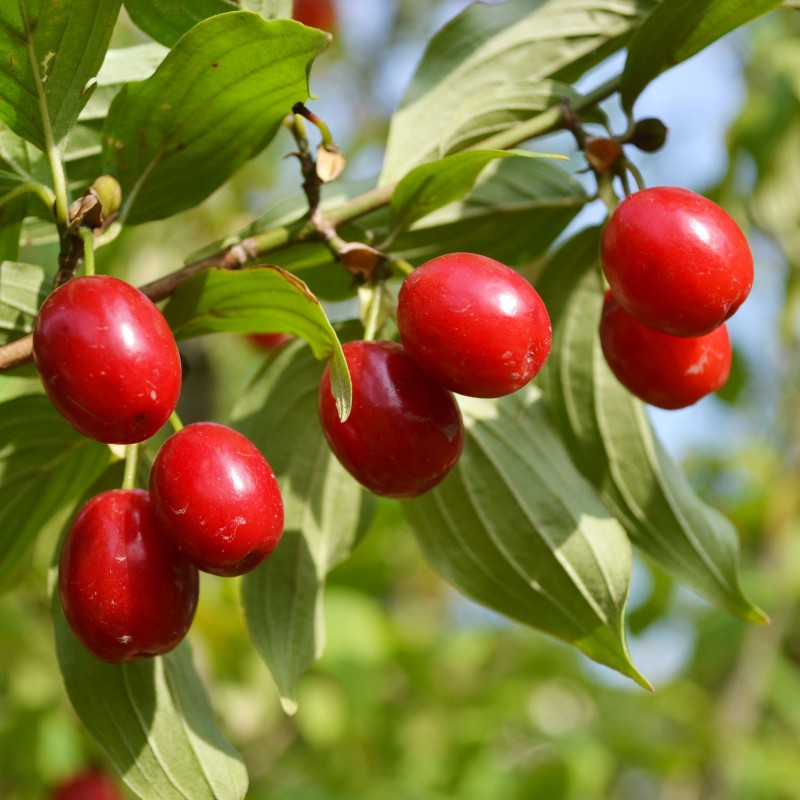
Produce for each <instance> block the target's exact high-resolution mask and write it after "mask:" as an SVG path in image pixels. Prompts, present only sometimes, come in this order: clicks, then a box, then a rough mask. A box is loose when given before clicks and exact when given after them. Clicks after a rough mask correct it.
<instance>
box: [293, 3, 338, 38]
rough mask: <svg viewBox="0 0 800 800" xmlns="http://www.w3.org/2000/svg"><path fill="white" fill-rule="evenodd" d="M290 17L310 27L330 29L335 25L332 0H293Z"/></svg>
mask: <svg viewBox="0 0 800 800" xmlns="http://www.w3.org/2000/svg"><path fill="white" fill-rule="evenodd" d="M292 17H294V19H296V20H297V21H298V22H302V23H303V25H308V26H309V27H311V28H319V29H320V30H323V31H332V30H333V29H334V28H335V27H336V6H335V5H334V2H333V0H294V9H293V11H292Z"/></svg>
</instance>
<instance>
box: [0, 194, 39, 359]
mask: <svg viewBox="0 0 800 800" xmlns="http://www.w3.org/2000/svg"><path fill="white" fill-rule="evenodd" d="M0 211H2V209H0ZM50 288H51V279H50V276H49V275H48V274H47V273H46V272H45V270H44V269H42V267H38V266H36V265H35V264H19V263H16V262H13V261H2V262H0V344H6V343H7V342H11V341H14V340H15V339H19V338H20V337H21V336H24V335H25V334H27V333H30V332H31V331H32V330H33V322H34V320H35V319H36V314H37V313H38V311H39V306H40V305H41V304H42V303H43V302H44V300H45V298H46V297H47V295H48V293H49V291H50Z"/></svg>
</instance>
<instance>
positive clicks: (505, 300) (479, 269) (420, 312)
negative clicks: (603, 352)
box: [397, 253, 551, 397]
mask: <svg viewBox="0 0 800 800" xmlns="http://www.w3.org/2000/svg"><path fill="white" fill-rule="evenodd" d="M397 326H398V328H399V330H400V338H401V340H402V342H403V346H404V347H405V349H406V352H407V353H408V355H409V357H410V358H411V359H412V360H413V361H415V362H416V363H417V364H418V365H419V366H420V367H421V368H422V369H423V370H424V371H425V372H426V373H427V374H428V375H430V376H431V377H432V378H433V379H434V380H435V381H437V382H438V383H440V384H441V385H442V386H444V387H445V388H446V389H450V391H453V392H458V393H459V394H464V395H469V396H471V397H502V396H503V395H506V394H510V393H511V392H515V391H516V390H517V389H521V388H522V387H523V386H524V385H525V384H526V383H528V381H530V379H531V378H533V377H534V375H536V374H537V373H538V372H539V370H540V369H541V368H542V365H543V364H544V362H545V360H546V358H547V356H548V354H549V353H550V341H551V329H550V317H549V316H548V314H547V309H546V308H545V305H544V303H543V302H542V299H541V297H539V295H538V293H537V292H536V290H535V289H534V288H533V286H531V285H530V283H528V281H527V280H525V278H523V277H522V276H521V275H520V274H519V273H518V272H515V271H514V270H513V269H510V268H509V267H507V266H505V265H504V264H501V263H500V262H499V261H495V260H494V259H491V258H486V257H485V256H479V255H475V254H473V253H451V254H449V255H445V256H440V257H439V258H434V259H433V260H432V261H428V262H427V263H426V264H423V265H422V266H420V267H417V269H415V270H414V271H413V272H412V273H411V275H409V276H408V277H407V278H406V279H405V281H404V282H403V285H402V287H401V288H400V295H399V298H398V305H397Z"/></svg>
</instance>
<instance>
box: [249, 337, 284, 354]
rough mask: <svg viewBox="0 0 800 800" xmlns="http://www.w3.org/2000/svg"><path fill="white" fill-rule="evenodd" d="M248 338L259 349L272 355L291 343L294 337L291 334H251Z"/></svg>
mask: <svg viewBox="0 0 800 800" xmlns="http://www.w3.org/2000/svg"><path fill="white" fill-rule="evenodd" d="M247 338H248V339H249V340H250V341H251V342H252V343H253V344H254V345H255V346H256V347H258V348H260V349H261V350H264V351H266V352H267V353H271V352H272V351H273V350H277V349H278V348H280V347H283V346H284V345H285V344H287V343H288V342H290V341H291V340H292V339H293V338H294V337H293V336H292V335H291V334H289V333H249V334H248V335H247Z"/></svg>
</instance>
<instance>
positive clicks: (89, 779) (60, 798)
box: [50, 769, 123, 800]
mask: <svg viewBox="0 0 800 800" xmlns="http://www.w3.org/2000/svg"><path fill="white" fill-rule="evenodd" d="M50 800H123V798H122V794H121V793H120V790H119V789H118V788H117V785H116V783H115V782H114V781H113V779H112V778H111V776H110V775H107V774H106V773H105V772H103V771H102V770H99V769H85V770H83V771H81V772H79V773H77V774H76V775H73V776H72V777H71V778H69V779H68V780H65V781H63V782H62V783H60V784H58V786H56V787H54V789H53V791H52V793H51V794H50Z"/></svg>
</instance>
